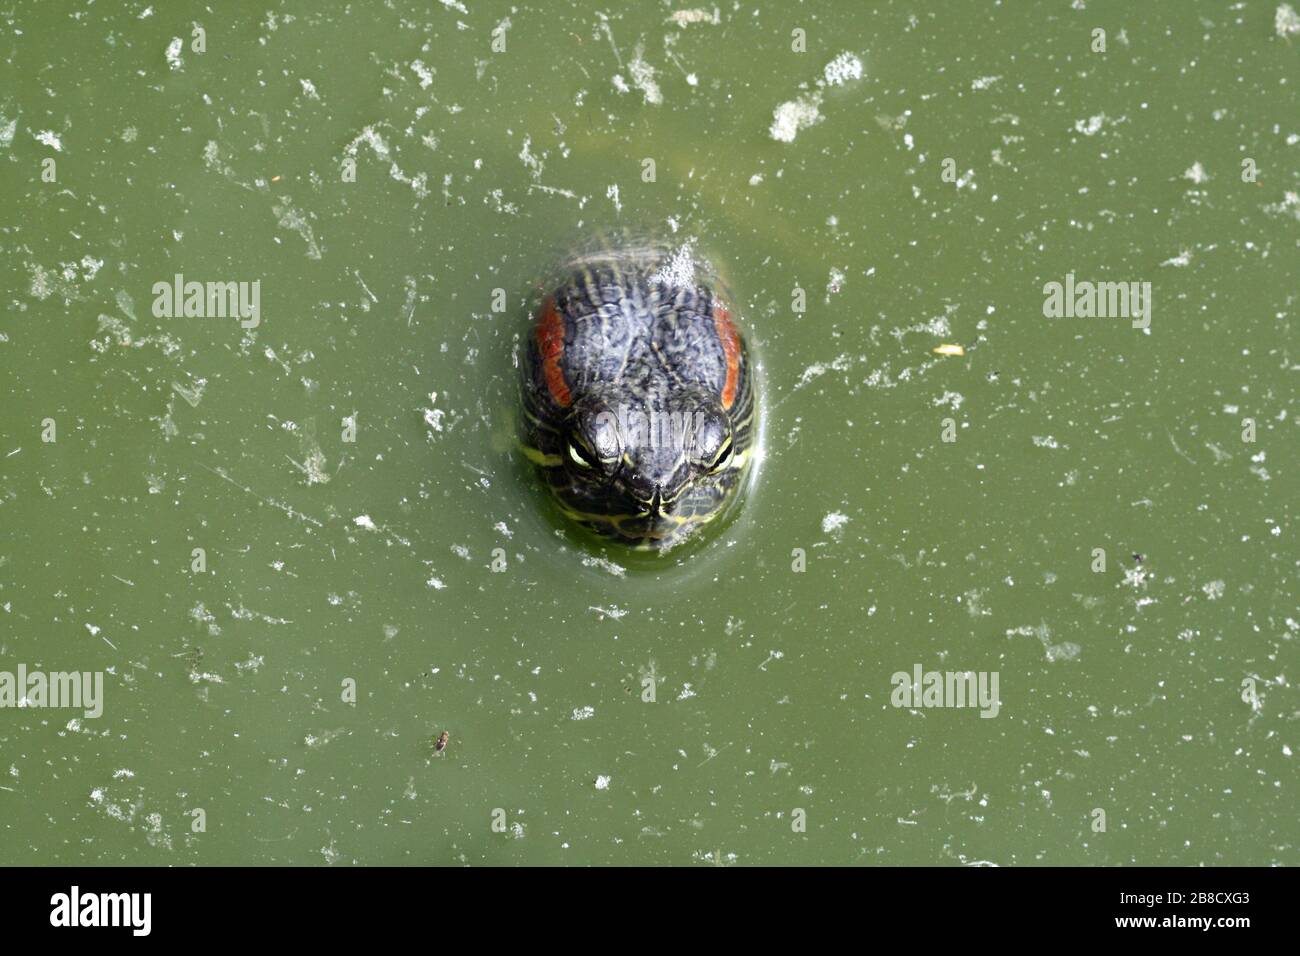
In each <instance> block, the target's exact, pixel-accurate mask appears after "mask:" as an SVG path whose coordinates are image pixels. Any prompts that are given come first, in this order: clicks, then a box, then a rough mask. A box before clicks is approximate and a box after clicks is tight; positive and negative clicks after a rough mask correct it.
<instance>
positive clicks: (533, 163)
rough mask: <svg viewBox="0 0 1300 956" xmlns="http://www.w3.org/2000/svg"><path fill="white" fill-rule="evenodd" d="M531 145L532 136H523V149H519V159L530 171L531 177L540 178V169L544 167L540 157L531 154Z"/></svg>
mask: <svg viewBox="0 0 1300 956" xmlns="http://www.w3.org/2000/svg"><path fill="white" fill-rule="evenodd" d="M532 145H533V140H532V137H531V136H525V137H524V146H523V149H521V150H519V161H520V162H521V163H523V164H524V166H525V167H526V168H527V170H528V171H529V172H530V173H532V176H533V179H541V178H542V170H543V169H545V168H546V167H545V166H543V165H542V161H541V160H540V159H538V158H537V157H536V156H534V155H533V151H532Z"/></svg>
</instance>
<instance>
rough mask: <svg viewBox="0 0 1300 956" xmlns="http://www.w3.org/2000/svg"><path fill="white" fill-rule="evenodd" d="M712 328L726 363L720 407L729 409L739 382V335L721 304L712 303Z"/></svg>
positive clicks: (729, 315)
mask: <svg viewBox="0 0 1300 956" xmlns="http://www.w3.org/2000/svg"><path fill="white" fill-rule="evenodd" d="M713 328H714V330H715V331H716V332H717V333H718V341H719V342H720V343H721V344H722V357H723V358H724V359H726V361H727V377H726V380H725V381H724V382H723V383H722V396H721V397H722V407H723V408H728V409H729V408H731V406H732V405H733V404H734V403H735V401H736V386H737V385H738V384H739V382H740V333H738V332H737V331H736V325H735V323H734V322H732V321H731V312H730V311H728V309H727V307H726V306H725V305H724V304H723V303H722V302H720V301H719V302H714V303H713Z"/></svg>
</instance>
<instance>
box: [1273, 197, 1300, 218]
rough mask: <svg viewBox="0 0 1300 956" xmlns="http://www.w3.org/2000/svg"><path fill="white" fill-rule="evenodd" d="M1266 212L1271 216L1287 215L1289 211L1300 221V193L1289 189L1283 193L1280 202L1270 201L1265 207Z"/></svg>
mask: <svg viewBox="0 0 1300 956" xmlns="http://www.w3.org/2000/svg"><path fill="white" fill-rule="evenodd" d="M1264 212H1266V213H1268V214H1269V215H1270V216H1277V215H1285V214H1287V213H1289V214H1290V215H1291V216H1292V217H1294V218H1295V220H1296V221H1297V222H1300V193H1296V192H1291V191H1287V192H1285V193H1283V194H1282V201H1281V202H1278V203H1269V204H1268V205H1267V206H1265V207H1264Z"/></svg>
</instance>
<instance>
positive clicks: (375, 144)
mask: <svg viewBox="0 0 1300 956" xmlns="http://www.w3.org/2000/svg"><path fill="white" fill-rule="evenodd" d="M362 143H365V144H366V145H367V146H369V147H370V151H371V152H372V153H374V154H375V158H376V159H381V160H383V161H384V162H387V161H388V157H389V153H388V144H387V143H385V142H384V137H383V136H381V135H380V134H379V133H378V132H377V131H376V130H375V128H374V127H373V126H367V127H364V128H363V129H362V130H361V132H360V133H358V134H357V135H356V136H354V137H353V138H352V142H350V143H348V145H347V147H346V148H344V150H343V152H344V154H345V155H347V156H353V157H355V156H356V155H357V148H358V147H359V146H360V145H361V144H362Z"/></svg>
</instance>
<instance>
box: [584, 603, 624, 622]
mask: <svg viewBox="0 0 1300 956" xmlns="http://www.w3.org/2000/svg"><path fill="white" fill-rule="evenodd" d="M587 610H588V611H595V612H596V613H597V614H599V615H600V616H601V617H602V618H612V619H614V620H615V621H617V620H619V619H620V618H624V617H627V610H626V609H625V608H621V607H618V606H617V605H615V604H611V605H610V606H609V607H596V606H595V605H592V606H591V607H589V608H587Z"/></svg>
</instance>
